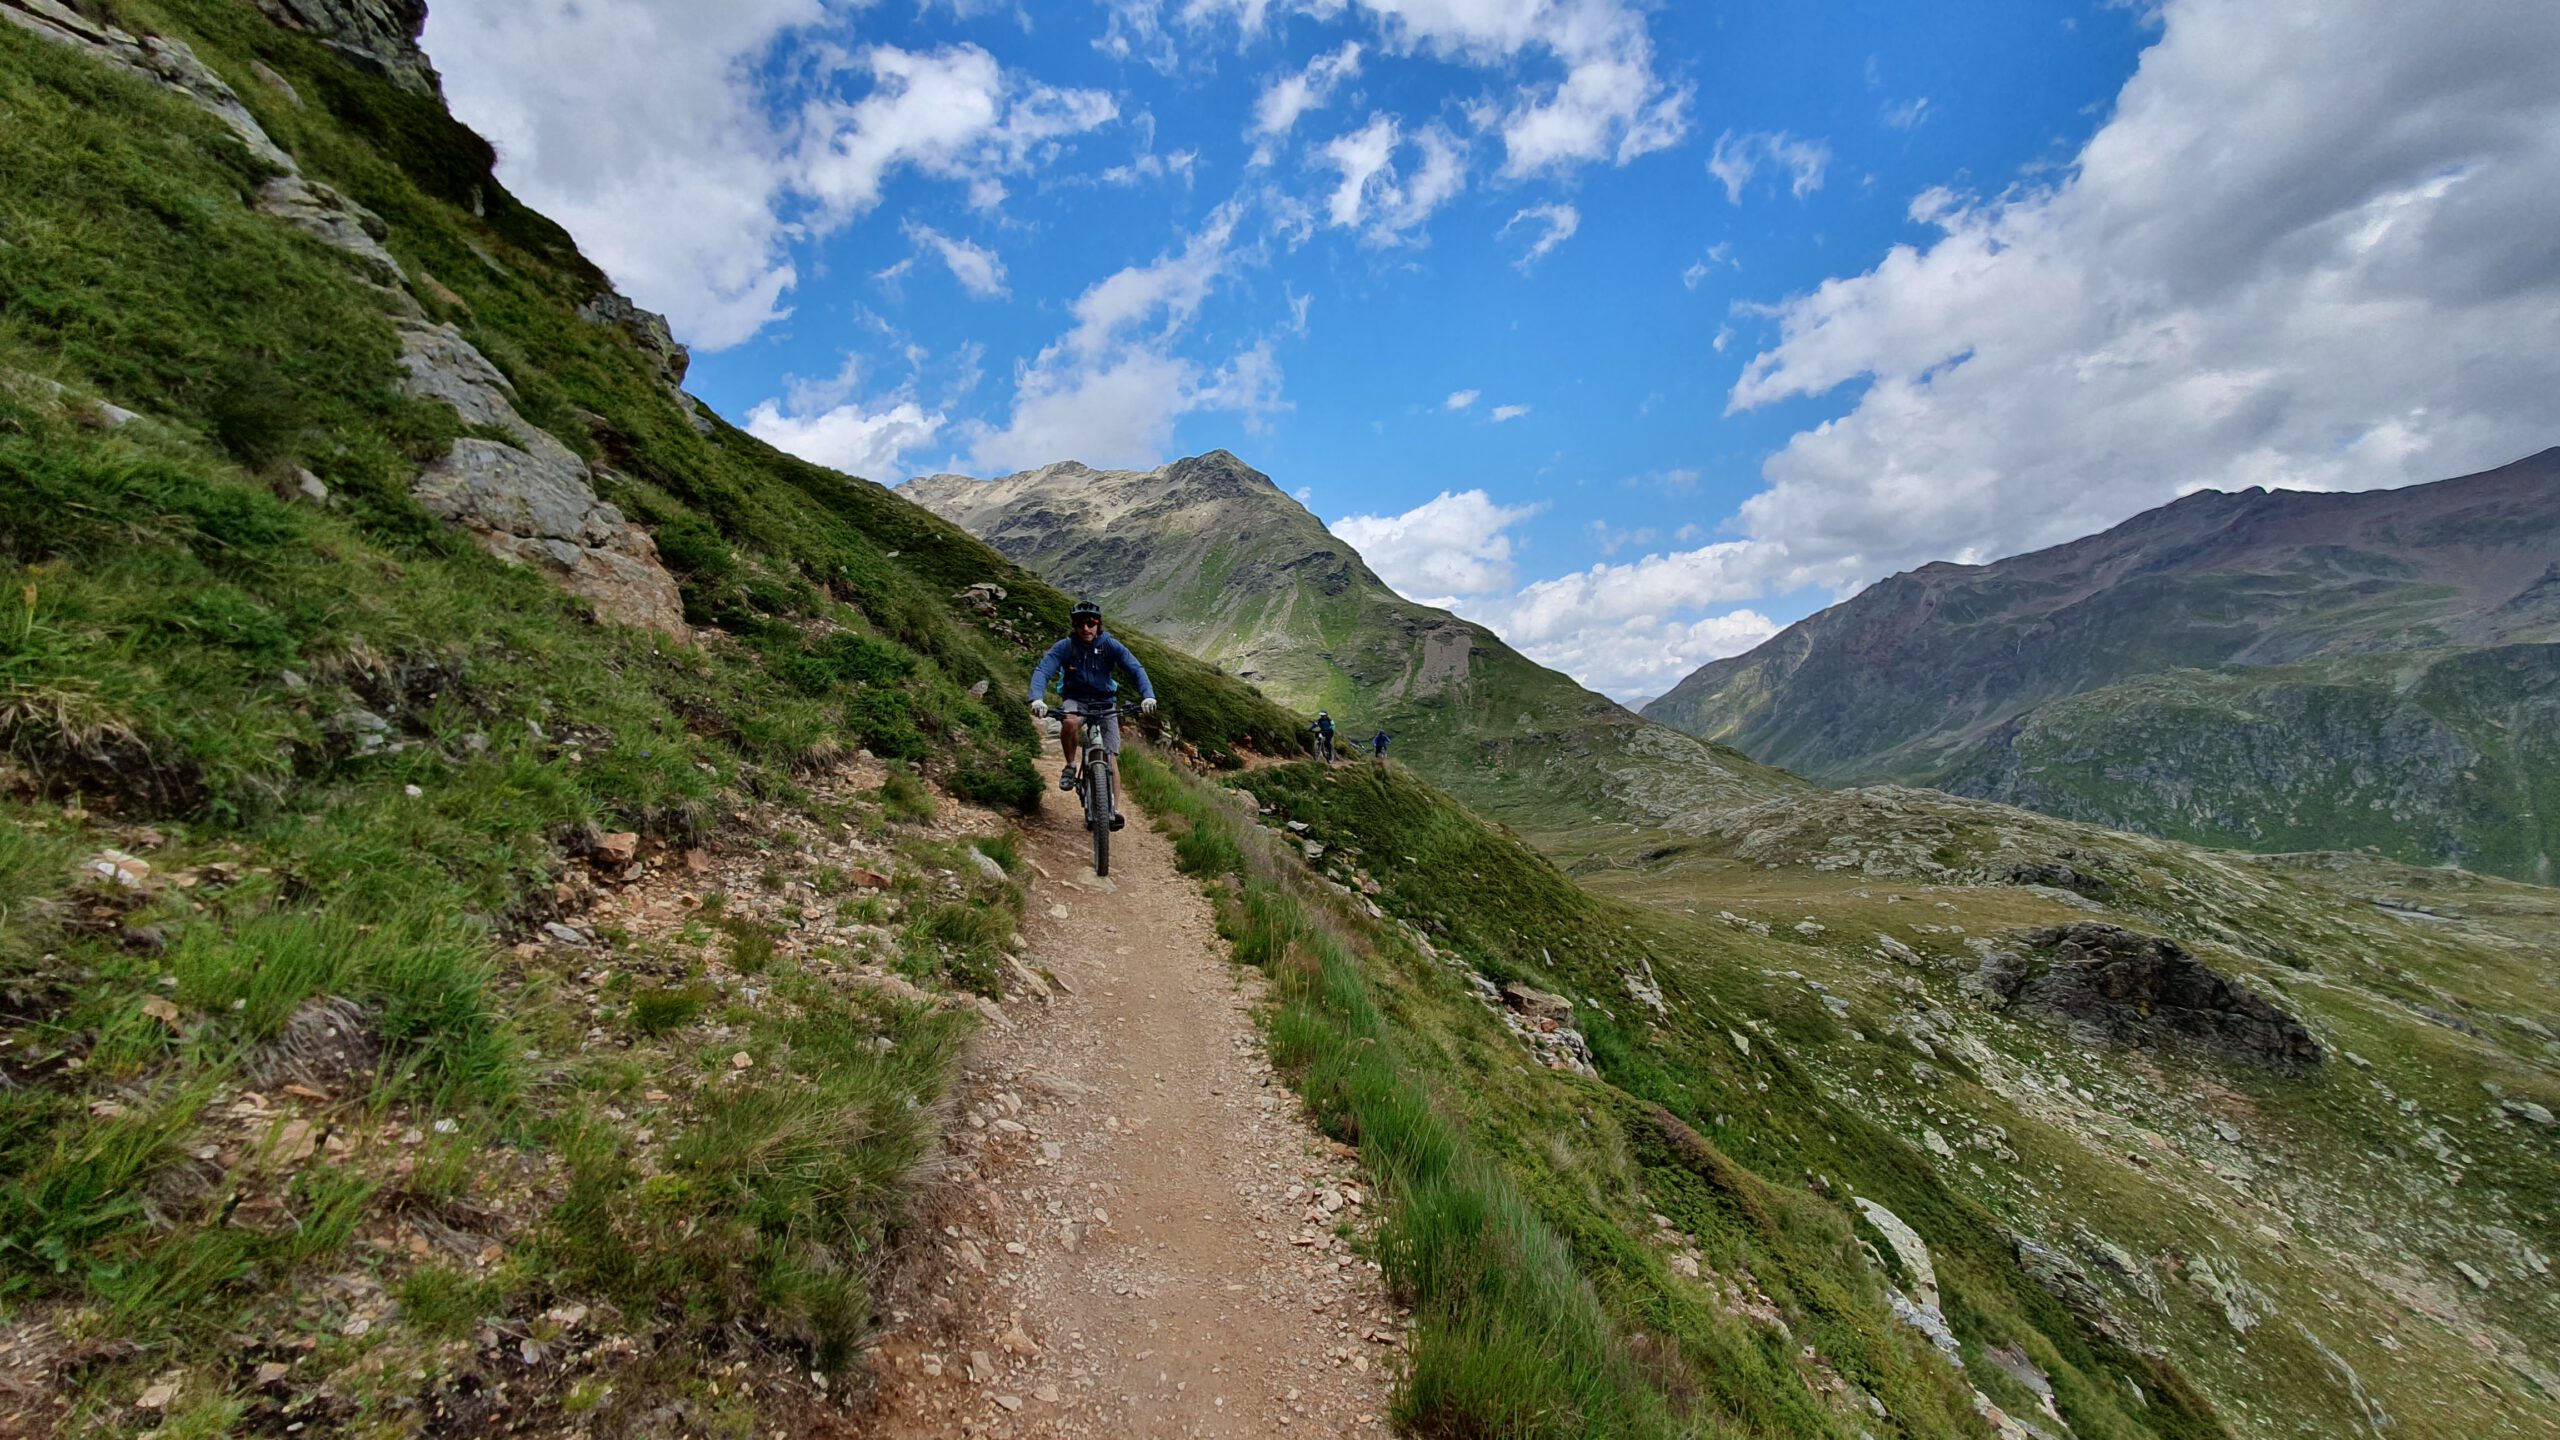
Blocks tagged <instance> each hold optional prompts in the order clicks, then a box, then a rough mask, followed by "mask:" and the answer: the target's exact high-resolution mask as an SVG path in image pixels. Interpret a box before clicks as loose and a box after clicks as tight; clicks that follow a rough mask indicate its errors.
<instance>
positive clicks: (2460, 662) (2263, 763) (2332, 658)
mask: <svg viewBox="0 0 2560 1440" xmlns="http://www.w3.org/2000/svg"><path fill="white" fill-rule="evenodd" d="M2555 516H2560V451H2549V452H2545V453H2544V454H2541V455H2538V456H2534V457H2531V458H2528V459H2525V460H2521V461H2518V462H2516V463H2515V464H2513V465H2509V466H2505V467H2503V468H2501V469H2498V470H2494V471H2489V472H2486V473H2484V474H2480V475H2474V476H2466V477H2463V478H2461V479H2456V480H2446V481H2441V482H2438V483H2436V484H2433V485H2419V486H2412V487H2409V488H2407V489H2402V490H2390V491H2372V492H2365V493H2361V494H2343V495H2327V494H2299V493H2290V492H2281V491H2280V492H2276V493H2273V494H2270V493H2267V492H2263V491H2258V490H2250V491H2244V492H2242V493H2239V494H2236V495H2226V494H2222V493H2219V492H2207V493H2203V494H2198V495H2191V496H2188V497H2187V498H2185V499H2183V500H2180V501H2178V502H2177V503H2175V504H2172V505H2168V506H2163V507H2161V508H2160V509H2157V510H2153V511H2149V512H2147V513H2145V514H2142V515H2139V516H2136V517H2134V518H2133V519H2131V520H2128V521H2126V522H2125V523H2124V524H2122V525H2120V526H2117V527H2115V528H2114V529H2112V530H2109V531H2107V532H2105V533H2103V534H2100V535H2093V536H2090V537H2088V538H2086V539H2083V540H2078V541H2074V542H2072V543H2071V544H2068V545H2062V546H2057V547H2055V548H2053V549H2050V550H2045V551H2039V552H2036V553H2034V554H2030V555H2021V556H2014V557H2011V558H2009V559H2006V560H2002V561H1998V562H1996V563H1994V564H1990V565H1947V564H1939V565H1928V566H1923V567H1921V568H1920V569H1918V570H1915V571H1912V572H1910V573H1908V574H1904V575H1896V576H1893V577H1891V578H1889V579H1886V580H1884V581H1881V582H1879V583H1878V584H1876V585H1875V586H1873V587H1871V588H1869V589H1868V590H1866V591H1864V592H1862V593H1861V594H1859V595H1858V596H1856V597H1853V598H1852V599H1850V600H1848V601H1845V602H1843V603H1842V604H1840V605H1837V606H1834V607H1832V608H1831V609H1829V610H1825V611H1823V612H1821V613H1820V614H1817V615H1813V616H1810V617H1808V618H1807V619H1805V620H1803V621H1800V622H1798V623H1797V624H1795V625H1792V626H1790V627H1788V628H1787V630H1785V631H1784V632H1782V633H1780V634H1778V635H1776V636H1774V637H1772V638H1771V639H1770V640H1769V641H1767V642H1766V643H1764V644H1762V645H1761V646H1759V647H1758V648H1756V649H1754V650H1753V651H1751V652H1750V653H1749V654H1746V655H1741V656H1736V657H1733V658H1731V659H1727V660H1720V661H1717V662H1715V663H1714V664H1711V665H1708V666H1706V667H1704V668H1702V669H1700V670H1699V671H1698V672H1697V673H1696V674H1694V675H1691V676H1690V677H1688V678H1687V679H1685V680H1683V681H1682V682H1681V683H1680V684H1679V685H1678V686H1676V687H1674V689H1673V690H1672V691H1671V692H1670V693H1669V694H1666V695H1664V696H1663V697H1662V698H1660V699H1659V700H1656V701H1654V702H1653V703H1652V704H1650V705H1647V706H1646V707H1645V714H1646V715H1647V716H1648V717H1649V718H1652V719H1655V720H1659V721H1662V722H1663V723H1665V724H1669V725H1674V726H1677V727H1679V728H1680V729H1682V730H1684V731H1686V732H1688V733H1690V734H1694V735H1700V736H1704V737H1707V738H1709V739H1713V740H1717V741H1722V742H1725V743H1729V744H1733V745H1736V746H1738V747H1740V748H1741V749H1743V750H1744V751H1746V752H1748V753H1749V754H1751V755H1753V756H1756V757H1758V758H1760V759H1762V760H1765V761H1767V762H1768V763H1770V764H1772V765H1782V766H1785V767H1787V768H1788V769H1790V770H1793V771H1795V772H1797V773H1799V774H1803V775H1806V776H1809V777H1811V778H1813V779H1816V780H1820V781H1823V782H1826V783H1864V782H1873V781H1899V782H1904V783H1913V784H1928V785H1937V786H1941V787H1943V788H1946V789H1950V790H1955V791H1958V792H1960V793H1963V794H1968V795H1979V796H1985V797H1989V798H1993V799H1999V800H2006V801H2011V802H2015V803H2018V804H2024V805H2029V806H2033V807H2035V808H2038V809H2044V810H2049V811H2051V812H2052V813H2054V814H2058V815H2067V816H2071V817H2074V818H2078V819H2087V820H2096V821H2100V822H2103V823H2106V824H2110V825H2117V826H2125V827H2130V828H2137V829H2143V830H2148V831H2151V832H2153V833H2155V834H2162V835H2171V836H2176V837H2178V838H2180V839H2187V840H2194V841H2198V842H2201V843H2207V844H2216V845H2232V846H2238V847H2243V848H2249V849H2258V850H2286V849H2294V848H2311V847H2325V848H2351V847H2366V846H2371V847H2374V848H2376V849H2379V850H2380V851H2381V852H2382V853H2384V854H2386V855H2390V856H2393V857H2395V858H2399V859H2405V860H2410V861H2415V862H2420V863H2434V862H2444V861H2451V862H2455V863H2459V864H2463V865H2466V866H2469V867H2471V868H2475V869H2485V870H2489V871H2492V872H2494V873H2498V874H2503V875H2507V876H2511V877H2515V878H2522V879H2534V878H2547V877H2548V875H2549V873H2550V872H2549V871H2548V868H2547V867H2548V866H2549V865H2550V864H2551V863H2552V862H2551V859H2550V857H2551V856H2552V855H2553V853H2554V845H2555V833H2560V832H2555V831H2554V830H2553V828H2552V826H2553V823H2554V822H2553V821H2552V820H2551V819H2550V815H2551V811H2550V809H2549V806H2548V804H2547V803H2545V801H2544V799H2543V797H2542V795H2541V793H2540V792H2541V789H2542V785H2541V781H2540V780H2539V778H2538V777H2539V775H2540V774H2541V773H2543V772H2545V771H2547V770H2548V768H2549V767H2548V765H2547V764H2546V763H2544V762H2543V760H2542V757H2541V756H2540V755H2539V752H2538V751H2536V750H2535V749H2534V746H2535V744H2536V743H2537V742H2536V740H2535V739H2534V738H2533V737H2537V736H2541V735H2546V734H2550V733H2553V732H2554V731H2560V708H2555V704H2560V702H2556V701H2555V699H2554V691H2553V688H2552V685H2551V680H2550V669H2551V667H2550V662H2549V651H2550V647H2551V644H2552V643H2553V641H2554V640H2555V639H2560V581H2556V580H2555V576H2560V568H2555V565H2554V559H2555V557H2560V520H2555V518H2554V517H2555Z"/></svg>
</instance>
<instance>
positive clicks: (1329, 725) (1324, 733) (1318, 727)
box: [1307, 710, 1333, 765]
mask: <svg viewBox="0 0 2560 1440" xmlns="http://www.w3.org/2000/svg"><path fill="white" fill-rule="evenodd" d="M1307 728H1308V729H1310V730H1313V731H1315V732H1316V749H1317V750H1318V751H1319V752H1320V753H1322V754H1323V756H1324V763H1326V764H1327V765H1330V764H1332V763H1333V716H1332V715H1331V714H1329V713H1327V712H1325V711H1322V710H1319V711H1317V712H1316V723H1315V724H1313V725H1310V726H1308V727H1307Z"/></svg>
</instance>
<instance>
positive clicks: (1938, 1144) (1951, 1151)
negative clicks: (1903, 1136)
mask: <svg viewBox="0 0 2560 1440" xmlns="http://www.w3.org/2000/svg"><path fill="white" fill-rule="evenodd" d="M1920 1143H1921V1145H1922V1146H1924V1147H1925V1148H1927V1150H1928V1152H1929V1153H1930V1154H1932V1155H1935V1156H1937V1157H1938V1158H1939V1159H1941V1160H1953V1159H1954V1158H1956V1152H1955V1147H1953V1146H1951V1145H1949V1144H1948V1143H1947V1137H1946V1136H1944V1135H1941V1134H1939V1133H1938V1132H1937V1131H1935V1130H1928V1129H1924V1130H1922V1131H1921V1132H1920Z"/></svg>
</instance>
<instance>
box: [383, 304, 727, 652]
mask: <svg viewBox="0 0 2560 1440" xmlns="http://www.w3.org/2000/svg"><path fill="white" fill-rule="evenodd" d="M400 365H401V368H402V369H403V370H404V371H406V372H407V374H406V378H405V379H404V380H403V381H402V383H401V388H402V389H404V390H406V391H407V392H408V393H409V394H412V395H415V396H418V397H420V398H422V399H430V400H440V401H443V402H444V403H445V404H447V405H450V406H452V407H453V409H454V412H455V413H456V414H458V415H460V416H461V417H462V419H463V421H464V423H465V424H468V425H470V426H472V427H473V428H475V429H480V430H496V431H500V432H502V433H504V434H505V435H506V436H507V437H508V439H507V440H496V439H491V438H488V437H487V436H485V435H481V436H466V437H465V438H463V439H461V440H457V441H455V442H454V446H453V449H452V450H450V451H448V452H447V453H446V454H445V456H444V458H443V459H441V460H438V461H437V462H436V463H435V464H433V465H430V466H428V467H427V469H426V471H425V473H423V474H421V475H420V476H419V477H418V479H417V481H416V483H415V484H414V485H413V486H412V487H411V490H412V493H413V494H415V495H416V496H417V499H418V503H419V504H420V505H422V506H424V507H426V509H427V510H428V511H429V512H430V513H431V514H434V515H438V516H441V517H442V518H444V519H447V520H450V521H452V522H454V523H455V524H457V525H460V526H462V527H463V528H464V529H466V530H469V531H470V532H471V533H472V535H473V536H475V537H476V538H477V539H478V540H479V541H480V543H481V545H482V546H483V547H484V548H486V549H487V550H488V551H489V552H490V553H491V554H493V555H496V556H499V557H500V558H502V559H506V560H513V561H516V562H517V563H519V564H526V565H532V566H534V567H536V568H538V569H542V570H545V571H547V572H549V573H550V574H551V575H552V576H553V577H554V578H556V579H557V580H559V582H560V584H561V585H562V586H563V587H564V588H565V589H567V590H568V591H569V592H570V593H571V594H573V595H576V596H578V597H580V598H581V599H583V600H585V601H586V602H587V603H588V604H589V605H591V606H593V607H594V608H595V614H596V618H597V619H599V620H606V621H612V622H615V623H618V624H624V625H640V626H645V627H647V628H649V629H652V630H657V631H661V632H663V633H665V634H668V635H672V636H674V637H676V638H677V639H684V638H687V633H688V632H687V631H686V629H685V624H684V598H683V596H682V594H681V593H680V592H679V591H678V590H677V588H676V581H675V577H674V576H672V575H670V574H668V573H667V570H666V567H665V566H664V565H662V564H660V563H659V561H658V548H657V545H656V544H655V543H654V542H653V541H651V540H650V538H649V534H648V532H647V531H645V530H643V529H641V528H640V527H639V526H637V525H634V524H632V523H630V521H628V520H627V519H625V518H624V517H623V514H622V512H621V511H620V510H618V509H616V508H614V507H613V506H611V505H609V504H606V503H605V502H604V501H603V500H601V499H598V498H597V496H596V491H595V484H594V481H593V478H592V476H591V475H590V473H589V471H588V469H587V465H586V462H585V461H583V460H581V459H579V458H578V456H577V455H576V453H575V452H573V451H571V450H570V449H569V447H568V446H566V445H563V444H561V443H560V442H559V440H558V439H556V438H554V437H553V436H552V435H550V434H549V433H548V432H546V431H544V430H542V429H541V428H540V427H538V426H536V425H534V424H532V423H531V422H529V421H527V420H526V419H525V418H524V417H523V416H522V415H519V414H518V413H516V408H515V402H514V399H513V398H512V391H511V389H510V387H509V386H508V384H507V379H506V376H504V375H503V374H501V373H499V371H498V367H497V366H496V365H493V364H491V363H490V361H489V357H487V356H486V355H483V354H481V353H480V351H479V350H478V349H477V348H476V347H474V346H473V345H472V344H471V342H470V341H468V340H465V339H464V338H462V333H461V332H460V331H458V330H456V329H454V328H453V327H452V326H450V325H434V324H429V323H427V322H425V321H410V322H408V323H406V324H404V325H402V326H401V327H400Z"/></svg>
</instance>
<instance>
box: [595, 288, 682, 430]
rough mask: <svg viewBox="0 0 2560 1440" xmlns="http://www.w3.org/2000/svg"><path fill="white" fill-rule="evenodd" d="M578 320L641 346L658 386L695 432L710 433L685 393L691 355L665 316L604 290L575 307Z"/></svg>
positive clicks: (627, 298) (628, 297) (619, 292)
mask: <svg viewBox="0 0 2560 1440" xmlns="http://www.w3.org/2000/svg"><path fill="white" fill-rule="evenodd" d="M578 318H579V319H581V320H584V321H586V322H587V323H588V324H590V325H602V326H605V327H607V328H609V329H615V330H619V331H621V332H622V333H623V334H625V335H628V336H630V337H631V343H632V344H634V345H637V346H639V347H640V353H641V354H642V355H643V356H645V357H646V358H647V359H648V361H649V364H650V366H651V367H652V368H653V369H655V370H656V371H657V372H658V383H659V384H660V385H663V386H665V387H666V391H667V394H668V395H669V396H671V397H672V398H673V399H674V400H675V402H676V408H677V409H679V410H682V411H683V412H684V418H685V419H686V420H688V421H690V422H691V423H692V425H693V428H694V430H695V431H696V432H697V433H699V434H703V435H709V434H710V433H711V422H710V421H709V420H708V419H706V418H705V417H704V416H703V413H702V409H701V406H700V405H699V404H698V403H697V402H696V401H695V400H694V398H693V397H692V396H690V395H688V394H686V393H685V392H684V374H685V371H686V370H688V369H690V368H692V365H693V352H692V351H690V350H687V349H686V348H684V346H683V345H681V344H678V343H677V341H676V335H675V331H674V330H673V329H671V328H669V326H668V325H667V317H666V316H664V315H661V314H659V313H658V312H656V311H654V310H643V309H641V308H640V307H639V306H638V305H636V304H634V303H632V300H631V297H630V296H628V295H625V294H623V293H622V292H621V291H619V290H607V291H606V292H604V293H603V294H601V295H598V296H597V297H596V298H594V299H593V300H590V301H588V302H587V303H586V304H584V305H581V306H579V307H578Z"/></svg>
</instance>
